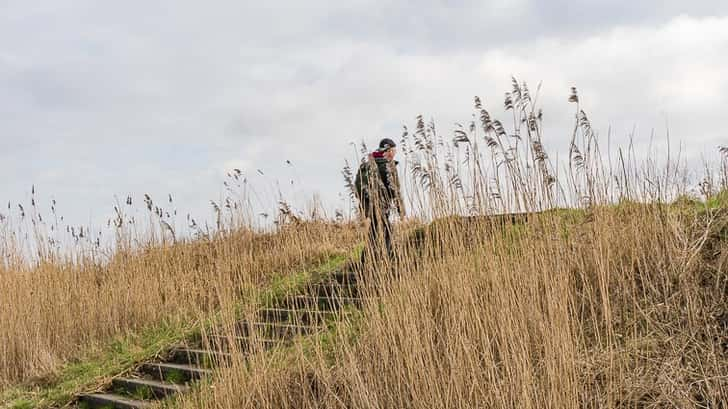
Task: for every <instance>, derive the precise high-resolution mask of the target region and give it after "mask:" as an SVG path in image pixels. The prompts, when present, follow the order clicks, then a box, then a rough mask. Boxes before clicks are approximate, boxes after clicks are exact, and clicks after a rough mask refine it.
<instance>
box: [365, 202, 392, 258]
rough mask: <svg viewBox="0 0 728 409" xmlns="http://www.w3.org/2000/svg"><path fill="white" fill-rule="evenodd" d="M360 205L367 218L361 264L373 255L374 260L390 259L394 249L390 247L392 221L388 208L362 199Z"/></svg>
mask: <svg viewBox="0 0 728 409" xmlns="http://www.w3.org/2000/svg"><path fill="white" fill-rule="evenodd" d="M362 206H363V210H364V215H365V216H366V218H367V219H368V220H369V234H368V236H367V243H366V248H364V251H362V253H361V263H362V266H363V265H364V262H365V260H366V258H368V257H373V259H374V261H375V262H376V260H382V259H383V258H386V259H387V260H386V261H391V260H392V258H393V257H394V249H393V247H392V223H391V222H390V221H389V209H388V208H387V207H385V206H376V205H375V204H374V203H372V202H370V201H369V200H364V201H362ZM382 261H385V260H382Z"/></svg>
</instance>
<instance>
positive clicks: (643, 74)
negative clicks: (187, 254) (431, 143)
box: [0, 0, 728, 218]
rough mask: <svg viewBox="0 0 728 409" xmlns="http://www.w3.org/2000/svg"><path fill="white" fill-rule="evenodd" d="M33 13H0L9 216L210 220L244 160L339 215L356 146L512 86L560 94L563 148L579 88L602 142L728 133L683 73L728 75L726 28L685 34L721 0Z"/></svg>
mask: <svg viewBox="0 0 728 409" xmlns="http://www.w3.org/2000/svg"><path fill="white" fill-rule="evenodd" d="M26 3H27V2H15V1H12V2H4V3H3V5H2V6H0V50H2V51H0V88H2V89H3V90H4V91H6V92H4V93H3V95H0V146H2V150H0V172H2V173H3V174H12V175H14V176H16V175H17V177H15V178H14V179H15V181H14V182H13V184H12V185H11V184H5V185H4V186H2V188H0V202H2V200H5V199H16V198H20V197H23V195H24V194H25V193H24V192H25V190H26V189H27V186H29V185H30V184H31V183H35V182H39V183H44V184H46V186H44V189H45V190H53V191H54V192H58V193H59V194H60V195H63V196H64V197H65V198H66V199H67V202H69V203H73V206H71V207H73V208H74V209H82V208H83V206H85V205H83V204H81V203H80V202H76V200H77V199H75V198H74V196H75V195H74V192H76V193H78V192H83V195H84V196H85V197H86V198H87V199H88V200H90V201H92V202H93V203H95V204H94V207H103V206H106V207H108V208H110V206H109V205H110V203H111V198H112V197H113V194H115V193H117V194H120V195H123V194H125V193H126V192H137V193H139V192H147V191H148V192H151V193H153V194H154V195H156V196H164V195H166V193H170V192H171V193H174V194H176V195H177V196H179V197H180V198H182V199H184V200H189V201H190V204H189V206H190V208H191V209H192V210H193V211H196V212H200V213H203V212H207V211H208V209H207V200H208V199H213V198H217V197H219V195H220V183H221V179H222V177H223V173H224V172H223V170H222V168H224V164H232V163H237V164H242V165H240V166H243V165H245V166H247V167H248V169H246V171H247V172H248V173H250V174H251V179H254V180H256V181H258V183H261V184H267V183H271V181H275V180H276V179H279V180H280V181H281V183H282V184H285V183H287V181H288V180H289V179H291V178H292V176H295V177H296V178H298V179H299V180H300V184H303V185H305V188H301V189H302V190H303V191H305V192H307V194H308V193H312V192H315V191H318V192H319V193H321V194H322V195H323V196H324V198H326V199H330V200H331V201H332V202H336V203H338V200H339V199H338V196H337V192H339V191H341V190H342V183H341V176H340V173H339V171H340V168H341V166H342V165H343V158H352V157H353V156H354V153H353V152H354V149H353V148H352V147H351V146H350V145H349V142H352V141H353V142H359V141H361V140H362V139H365V140H366V141H367V142H368V143H370V144H372V143H374V142H375V141H376V139H377V138H379V137H381V136H396V135H398V134H399V133H400V131H401V124H402V123H403V122H404V123H411V122H412V119H413V118H414V116H415V115H417V114H418V113H424V114H426V115H433V116H434V117H435V119H436V120H437V121H438V124H439V127H440V129H441V131H442V132H443V133H448V132H449V131H450V128H451V124H452V123H453V122H455V121H465V120H467V119H468V118H469V115H470V112H471V111H470V110H471V105H472V97H473V95H475V94H478V95H481V96H482V97H483V98H484V100H485V101H486V102H487V103H488V105H489V106H490V107H491V108H492V109H493V110H494V111H496V112H499V107H500V106H501V104H502V96H503V92H505V91H507V90H508V87H509V80H510V75H511V74H516V75H521V76H522V77H523V78H522V79H525V80H529V82H530V83H531V85H532V87H535V85H536V82H538V81H539V80H544V94H543V100H542V101H543V103H544V107H545V109H546V114H547V118H548V120H549V121H550V122H549V138H550V140H552V141H554V149H556V150H558V149H560V148H561V147H562V146H563V142H564V140H565V139H566V138H568V133H567V132H565V131H564V129H568V127H569V125H568V124H569V122H570V120H571V118H572V117H573V111H572V109H573V107H572V106H570V105H569V104H568V103H567V102H566V100H565V99H566V94H567V92H568V88H569V87H570V86H572V85H577V86H579V87H580V88H581V89H582V92H583V95H584V100H585V105H586V106H587V107H588V108H589V109H590V113H591V115H592V118H593V120H594V121H595V122H596V123H598V124H599V128H600V129H601V130H602V132H606V128H607V126H608V125H610V124H612V125H614V127H615V133H616V134H618V135H620V136H623V135H624V134H625V133H626V130H628V129H631V127H632V125H634V123H635V122H637V121H640V122H639V123H640V129H641V128H642V126H643V125H642V124H644V127H645V128H646V129H649V128H651V127H658V128H659V127H660V126H661V125H662V124H663V123H664V118H665V116H667V117H668V118H669V120H670V122H671V124H673V126H674V129H673V130H674V132H673V134H674V135H675V136H676V137H680V136H681V135H683V136H684V135H686V134H687V133H688V132H690V137H691V138H692V140H693V141H700V144H702V145H701V147H700V148H699V149H704V148H703V147H702V146H703V145H705V146H710V145H712V144H715V143H716V142H715V141H717V140H718V139H717V138H719V137H720V135H718V134H716V132H715V129H714V128H715V127H714V126H712V125H711V124H713V123H715V121H716V118H718V117H719V116H720V113H719V112H717V109H716V108H715V107H717V106H721V104H723V105H724V103H725V99H724V97H722V96H721V93H722V90H724V89H725V84H724V83H716V84H715V85H714V86H713V87H714V88H717V89H718V90H719V91H720V92H718V93H717V94H715V95H717V96H711V98H713V99H714V100H711V102H710V104H707V105H706V104H704V103H703V102H701V100H700V99H699V98H698V99H696V100H689V97H690V95H692V93H691V92H690V91H689V88H690V87H691V84H690V79H689V77H683V76H682V73H685V72H701V73H703V74H701V75H704V76H709V75H711V72H712V71H715V70H718V71H721V70H722V71H725V68H726V61H725V60H723V59H722V55H725V51H726V47H725V44H726V43H725V42H724V41H722V40H721V37H720V36H721V35H723V33H725V31H724V30H722V29H720V28H719V27H717V26H716V24H715V23H710V21H708V20H705V21H704V20H694V19H692V20H691V19H687V20H689V21H692V22H693V23H692V25H687V26H680V25H679V21H678V22H677V23H676V22H675V21H676V20H674V17H675V16H676V15H678V14H682V13H688V14H690V15H694V16H701V15H722V14H725V13H726V12H728V10H726V7H728V6H724V5H722V4H719V3H717V2H709V1H694V2H691V3H690V4H685V3H680V2H677V1H667V2H659V3H658V2H629V3H628V2H626V1H622V0H620V1H616V2H596V1H590V2H579V3H578V5H576V4H571V3H567V2H564V1H561V0H559V1H556V2H535V1H505V0H503V1H495V2H477V3H476V2H447V3H445V2H434V1H432V2H425V3H418V5H417V6H413V5H412V3H411V2H410V3H405V2H401V1H399V2H388V3H386V4H382V3H381V2H378V3H375V2H371V1H356V2H353V3H352V2H346V4H344V3H343V2H327V1H323V0H315V1H312V2H305V3H304V2H291V3H288V4H284V3H276V2H265V3H264V4H262V3H260V4H256V5H251V4H245V3H241V2H232V1H231V2H217V3H216V4H215V5H212V6H211V5H206V6H201V5H200V3H198V2H185V1H181V2H180V1H175V2H172V1H166V2H153V3H149V2H141V1H132V2H124V3H99V2H92V1H76V2H74V3H66V4H65V5H60V3H59V4H56V5H46V6H43V7H41V6H35V7H32V6H29V5H27V4H26ZM688 6H689V8H690V9H689V10H688V9H687V7H688ZM687 20H686V21H687ZM703 23H705V25H706V27H707V28H704V29H697V28H696V27H699V26H700V25H701V24H703ZM685 27H688V28H689V29H690V30H693V31H695V33H693V35H710V36H712V37H713V38H714V40H715V39H716V38H717V41H706V42H704V43H706V44H708V47H712V49H711V50H703V51H708V52H707V54H709V56H708V57H706V56H703V57H701V56H700V53H699V52H698V51H699V50H692V51H691V49H692V48H695V44H697V43H699V42H695V41H694V42H687V43H686V44H688V45H687V46H686V45H685V44H680V43H679V41H676V39H675V37H676V36H679V35H680V30H683V29H684V28H685ZM716 27H717V28H716ZM669 30H674V31H675V32H674V33H673V32H670V31H669ZM701 30H707V31H701ZM710 30H712V31H710ZM620 32H626V33H627V34H620ZM654 33H658V34H654ZM653 34H654V35H653ZM630 36H633V37H634V38H631V37H630ZM716 36H717V37H716ZM686 41H687V40H686ZM666 42H667V43H666ZM661 43H662V45H661ZM600 48H603V49H600ZM710 51H712V52H710ZM681 55H689V56H690V58H691V61H692V62H691V64H692V65H690V64H688V63H687V62H685V61H681ZM675 79H680V81H681V82H678V81H675ZM696 82H698V80H696ZM701 86H703V87H704V86H705V85H696V87H698V88H699V87H701ZM688 94H690V95H688ZM711 95H713V94H712V93H711ZM722 95H726V94H725V93H724V92H723V93H722ZM683 117H689V118H687V119H685V118H683ZM693 121H694V123H693ZM699 149H698V150H699ZM286 159H290V160H291V161H292V162H293V163H294V165H295V167H294V169H293V170H291V169H289V168H286V167H285V166H284V161H285V160H286ZM257 168H261V169H264V170H265V173H266V176H265V177H257V176H255V169H257ZM48 169H52V170H53V172H52V175H51V174H49V173H48ZM292 173H293V175H292ZM261 189H263V188H261ZM265 189H267V188H265ZM298 189H299V188H298V186H296V187H295V188H290V189H288V191H290V192H291V193H292V194H293V193H295V194H296V195H300V196H303V193H301V191H300V190H298ZM296 192H297V193H296ZM86 213H87V212H86V210H78V211H77V212H76V216H77V217H78V218H85V217H86Z"/></svg>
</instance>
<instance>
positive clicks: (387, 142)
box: [379, 138, 397, 151]
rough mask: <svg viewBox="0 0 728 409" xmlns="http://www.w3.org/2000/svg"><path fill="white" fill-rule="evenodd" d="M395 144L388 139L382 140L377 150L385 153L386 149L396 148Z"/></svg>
mask: <svg viewBox="0 0 728 409" xmlns="http://www.w3.org/2000/svg"><path fill="white" fill-rule="evenodd" d="M396 146H397V144H396V143H394V141H393V140H391V139H389V138H384V139H382V140H381V141H379V150H380V151H386V150H387V149H390V148H394V147H396Z"/></svg>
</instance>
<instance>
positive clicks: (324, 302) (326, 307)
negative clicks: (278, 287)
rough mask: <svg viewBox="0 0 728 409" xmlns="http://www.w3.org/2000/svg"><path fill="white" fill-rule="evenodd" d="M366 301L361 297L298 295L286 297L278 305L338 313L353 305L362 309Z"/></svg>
mask: <svg viewBox="0 0 728 409" xmlns="http://www.w3.org/2000/svg"><path fill="white" fill-rule="evenodd" d="M363 304H364V299H363V298H360V297H336V296H334V297H319V296H311V295H296V296H292V297H286V298H285V299H283V300H282V301H281V303H280V305H278V307H279V308H290V309H309V310H314V311H337V310H340V309H341V308H343V307H345V306H347V305H351V306H355V307H360V306H361V305H363Z"/></svg>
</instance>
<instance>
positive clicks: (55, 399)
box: [0, 324, 195, 409]
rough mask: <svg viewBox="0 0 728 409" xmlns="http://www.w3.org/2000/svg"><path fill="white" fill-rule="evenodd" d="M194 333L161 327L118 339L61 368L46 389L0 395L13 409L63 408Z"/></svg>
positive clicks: (174, 326)
mask: <svg viewBox="0 0 728 409" xmlns="http://www.w3.org/2000/svg"><path fill="white" fill-rule="evenodd" d="M194 330H195V328H194V325H193V326H184V325H177V324H161V325H159V326H156V327H152V328H147V329H145V330H142V331H139V332H137V333H132V334H129V335H127V336H124V337H119V338H116V339H114V340H113V341H111V342H109V343H108V344H106V345H104V346H102V347H101V348H99V349H98V350H97V351H96V352H94V353H91V354H89V355H88V356H86V357H84V358H83V359H80V360H78V361H76V362H72V363H69V364H67V365H65V366H64V367H63V368H62V369H61V370H60V372H59V373H58V375H57V376H56V377H55V378H54V380H53V381H52V382H49V383H48V384H47V385H32V384H28V385H22V386H18V387H15V388H11V389H8V390H6V391H4V392H3V393H2V394H1V395H0V402H3V405H4V406H3V407H7V408H13V409H23V408H47V407H55V406H63V405H65V404H67V403H69V402H70V401H71V400H72V399H73V397H74V396H75V395H77V394H78V393H81V392H84V391H88V390H93V389H95V388H97V387H99V386H102V385H103V384H105V383H106V382H108V380H109V379H111V378H112V377H114V376H116V375H118V374H121V373H123V372H125V371H128V370H129V369H130V368H132V367H134V366H135V365H137V364H138V363H139V362H143V361H145V360H148V359H151V358H153V357H155V356H156V355H158V354H160V353H161V352H163V351H165V349H166V348H168V347H169V345H171V344H174V343H176V342H179V341H181V340H183V339H185V338H186V337H188V336H190V334H191V333H192V332H193V331H194Z"/></svg>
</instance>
